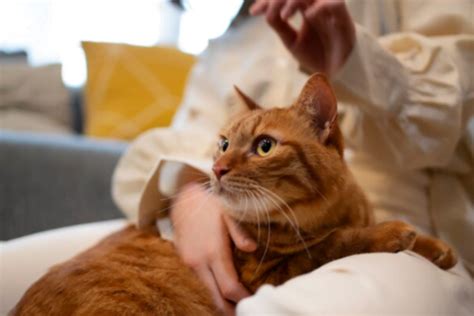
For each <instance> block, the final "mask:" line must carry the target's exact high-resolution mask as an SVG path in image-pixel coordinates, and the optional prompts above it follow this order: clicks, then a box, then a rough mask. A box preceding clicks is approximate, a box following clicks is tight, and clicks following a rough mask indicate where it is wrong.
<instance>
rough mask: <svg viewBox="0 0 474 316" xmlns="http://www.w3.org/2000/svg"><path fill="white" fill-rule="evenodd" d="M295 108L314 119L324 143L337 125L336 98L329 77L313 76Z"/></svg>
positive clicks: (318, 74) (317, 74)
mask: <svg viewBox="0 0 474 316" xmlns="http://www.w3.org/2000/svg"><path fill="white" fill-rule="evenodd" d="M294 106H296V107H299V108H300V109H302V110H303V111H304V112H306V113H307V114H309V115H310V116H311V117H312V120H313V122H314V125H315V127H316V129H317V132H318V136H319V139H320V141H321V142H322V143H324V142H325V141H326V139H327V138H328V137H329V135H330V134H331V131H332V130H333V129H334V128H335V125H336V124H337V101H336V96H335V95H334V92H333V90H332V88H331V85H330V84H329V81H328V79H327V77H326V76H325V75H324V74H322V73H316V74H313V75H312V76H311V77H310V78H309V79H308V81H306V84H305V86H304V87H303V90H302V91H301V93H300V95H299V97H298V99H297V101H296V103H295V105H294Z"/></svg>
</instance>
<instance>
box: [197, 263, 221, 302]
mask: <svg viewBox="0 0 474 316" xmlns="http://www.w3.org/2000/svg"><path fill="white" fill-rule="evenodd" d="M194 271H195V272H196V274H197V275H198V277H199V279H200V280H201V281H202V282H203V283H204V285H205V286H206V287H207V289H208V290H209V291H210V293H211V296H212V300H213V301H214V304H216V307H217V308H218V309H219V310H221V311H224V310H226V302H225V299H224V298H223V297H222V295H221V292H220V290H219V287H218V285H217V282H216V280H215V279H214V276H213V274H212V272H211V270H210V268H209V267H206V266H204V265H203V266H200V267H198V268H196V269H194Z"/></svg>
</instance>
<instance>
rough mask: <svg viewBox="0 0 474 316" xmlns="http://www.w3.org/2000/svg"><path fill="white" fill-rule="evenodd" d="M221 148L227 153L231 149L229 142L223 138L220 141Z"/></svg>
mask: <svg viewBox="0 0 474 316" xmlns="http://www.w3.org/2000/svg"><path fill="white" fill-rule="evenodd" d="M219 148H220V150H221V151H222V152H225V151H226V150H227V148H229V140H227V138H224V137H222V138H221V140H220V141H219Z"/></svg>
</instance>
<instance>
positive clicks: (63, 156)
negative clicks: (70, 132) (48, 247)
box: [0, 129, 127, 240]
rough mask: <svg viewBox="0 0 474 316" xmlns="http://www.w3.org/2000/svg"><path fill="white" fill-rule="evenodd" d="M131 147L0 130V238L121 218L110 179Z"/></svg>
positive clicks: (79, 137) (78, 138) (5, 238)
mask: <svg viewBox="0 0 474 316" xmlns="http://www.w3.org/2000/svg"><path fill="white" fill-rule="evenodd" d="M126 146H127V144H126V143H123V142H114V141H105V140H91V139H88V138H85V137H81V136H53V135H47V134H33V133H21V132H10V131H5V130H1V129H0V225H1V226H0V228H1V229H0V240H8V239H12V238H16V237H20V236H23V235H27V234H31V233H34V232H38V231H43V230H47V229H52V228H57V227H63V226H68V225H75V224H80V223H86V222H94V221H99V220H107V219H114V218H120V217H122V214H121V213H120V211H119V210H118V209H117V207H116V206H115V205H114V203H113V202H112V199H111V195H110V181H111V176H112V173H113V170H114V168H115V165H116V164H117V161H118V159H119V157H120V155H121V154H122V153H123V151H124V150H125V148H126Z"/></svg>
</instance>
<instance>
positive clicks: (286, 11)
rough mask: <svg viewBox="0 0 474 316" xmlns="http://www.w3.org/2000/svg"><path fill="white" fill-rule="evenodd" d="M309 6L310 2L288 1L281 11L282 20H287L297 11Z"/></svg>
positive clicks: (302, 0)
mask: <svg viewBox="0 0 474 316" xmlns="http://www.w3.org/2000/svg"><path fill="white" fill-rule="evenodd" d="M307 6H308V0H293V1H287V2H286V3H285V5H284V6H283V8H282V9H281V12H280V13H281V18H282V19H283V20H287V19H288V18H289V17H291V16H292V15H293V14H295V12H296V11H297V10H304V9H306V7H307Z"/></svg>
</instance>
